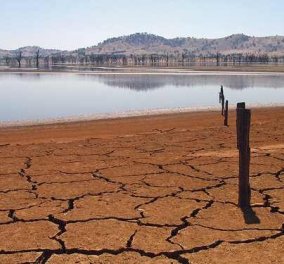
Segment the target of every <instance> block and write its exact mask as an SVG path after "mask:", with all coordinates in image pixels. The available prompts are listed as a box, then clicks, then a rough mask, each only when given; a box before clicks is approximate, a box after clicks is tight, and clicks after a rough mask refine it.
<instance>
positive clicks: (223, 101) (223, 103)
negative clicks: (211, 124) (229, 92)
mask: <svg viewBox="0 0 284 264" xmlns="http://www.w3.org/2000/svg"><path fill="white" fill-rule="evenodd" d="M221 100H222V102H221V103H222V112H221V114H222V115H224V108H225V96H224V94H223V95H222V99H221Z"/></svg>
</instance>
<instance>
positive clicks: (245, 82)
mask: <svg viewBox="0 0 284 264" xmlns="http://www.w3.org/2000/svg"><path fill="white" fill-rule="evenodd" d="M95 78H98V80H99V81H100V82H102V83H104V84H106V85H108V86H113V87H119V88H127V89H131V90H137V91H141V90H142V91H147V90H151V89H157V88H162V87H165V86H168V85H171V86H175V87H180V86H187V87H194V86H199V87H200V86H212V85H214V86H216V87H219V86H220V85H221V84H222V85H224V86H225V87H228V88H231V89H247V88H254V87H263V88H284V76H257V75H255V76H253V75H232V76H230V75H227V76H225V75H221V76H218V75H215V76H214V75H202V76H201V75H115V74H113V75H112V74H111V75H99V76H96V77H95Z"/></svg>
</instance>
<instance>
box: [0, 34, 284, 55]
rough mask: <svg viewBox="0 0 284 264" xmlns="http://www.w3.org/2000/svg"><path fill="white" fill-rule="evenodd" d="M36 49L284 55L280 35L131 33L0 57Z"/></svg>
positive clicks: (5, 52)
mask: <svg viewBox="0 0 284 264" xmlns="http://www.w3.org/2000/svg"><path fill="white" fill-rule="evenodd" d="M37 50H40V53H41V56H50V55H53V54H59V53H60V54H62V55H78V54H85V55H91V54H120V55H121V54H122V55H131V54H138V55H141V54H145V55H149V54H187V55H188V54H193V55H209V54H216V53H220V54H224V55H228V54H236V53H242V54H248V53H249V54H268V55H271V56H284V36H278V35H276V36H266V37H254V36H248V35H245V34H242V33H240V34H232V35H229V36H226V37H222V38H194V37H176V38H165V37H162V36H159V35H154V34H148V33H134V34H130V35H124V36H120V37H113V38H109V39H106V40H104V41H102V42H100V43H98V44H97V45H94V46H90V47H86V48H79V49H76V50H71V51H67V50H59V49H44V48H41V47H37V46H26V47H21V48H18V49H15V50H4V49H0V57H4V56H15V55H16V54H17V53H19V52H20V51H22V53H23V56H33V55H34V54H35V53H36V51H37Z"/></svg>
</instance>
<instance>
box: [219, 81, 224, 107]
mask: <svg viewBox="0 0 284 264" xmlns="http://www.w3.org/2000/svg"><path fill="white" fill-rule="evenodd" d="M223 96H224V90H223V85H221V90H220V92H219V103H220V104H221V103H222V97H223Z"/></svg>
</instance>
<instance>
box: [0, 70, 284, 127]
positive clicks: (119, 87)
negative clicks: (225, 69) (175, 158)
mask: <svg viewBox="0 0 284 264" xmlns="http://www.w3.org/2000/svg"><path fill="white" fill-rule="evenodd" d="M221 84H222V85H223V86H224V91H225V97H226V99H228V100H229V104H230V105H232V106H233V105H234V104H236V103H237V102H240V101H245V102H246V103H247V105H248V107H249V106H250V105H251V106H255V105H271V104H277V105H281V104H284V75H213V74H202V75H199V74H196V75H194V74H193V75H138V74H137V75H135V74H133V75H131V74H97V75H96V74H70V73H41V74H40V73H39V74H38V73H21V74H16V73H1V74H0V122H7V121H11V122H13V121H27V120H43V119H58V118H69V117H79V116H96V115H102V114H117V113H122V112H131V111H149V110H155V109H176V108H209V107H210V108H211V107H218V92H219V90H220V85H221Z"/></svg>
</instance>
